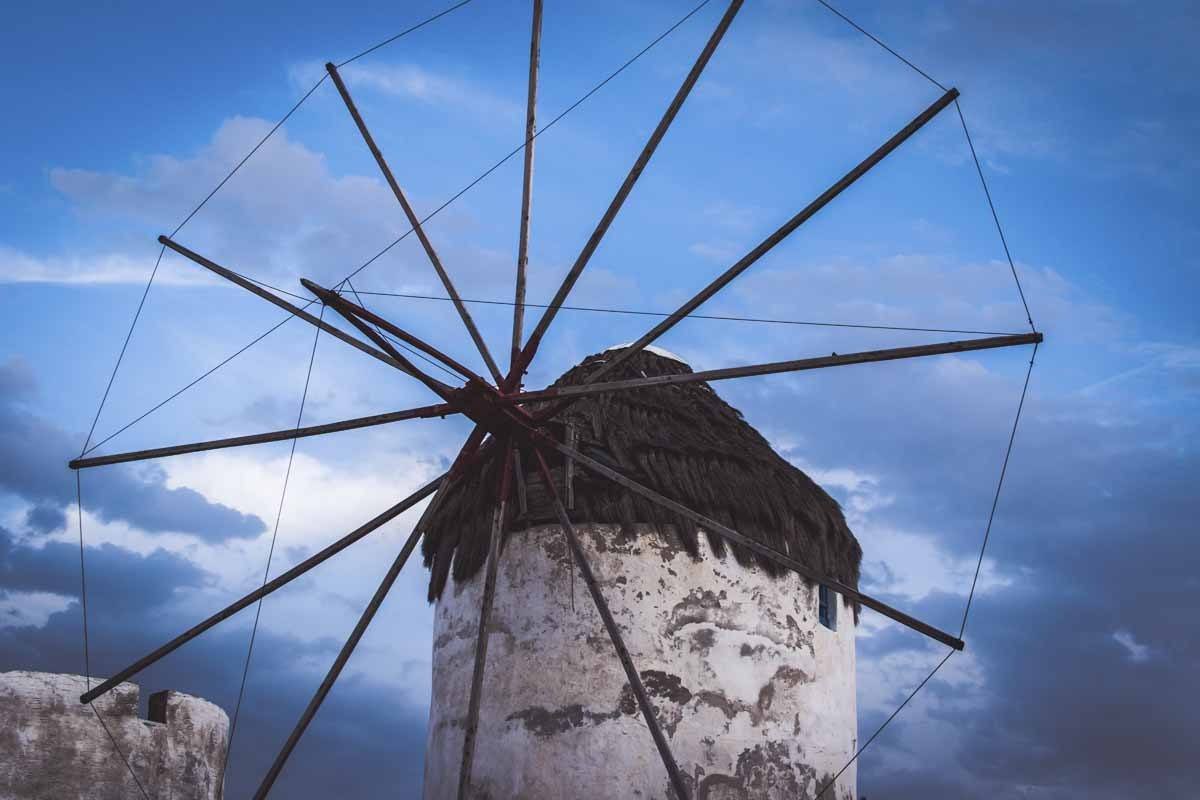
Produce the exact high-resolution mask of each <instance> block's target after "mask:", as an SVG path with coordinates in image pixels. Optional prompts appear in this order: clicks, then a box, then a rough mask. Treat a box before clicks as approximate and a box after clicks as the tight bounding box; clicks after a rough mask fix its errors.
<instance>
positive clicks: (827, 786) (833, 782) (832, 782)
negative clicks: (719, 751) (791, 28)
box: [813, 0, 958, 800]
mask: <svg viewBox="0 0 1200 800" xmlns="http://www.w3.org/2000/svg"><path fill="white" fill-rule="evenodd" d="M819 1H820V0H818V2H819ZM957 652H958V651H957V650H951V651H949V652H948V653H946V655H945V657H944V658H943V659H942V660H941V661H939V662H938V665H937V666H936V667H934V668H933V671H932V672H930V673H929V674H928V675H926V676H925V680H923V681H921V682H920V683H918V684H917V688H915V689H913V690H912V692H910V693H909V695H908V697H906V698H904V702H903V703H901V704H900V705H899V706H897V707H896V710H895V711H893V712H892V715H891V716H890V717H888V718H887V719H885V720H884V721H883V724H882V725H880V726H879V727H878V728H876V729H875V732H874V733H872V734H871V738H870V739H867V741H866V742H865V743H863V746H862V747H860V748H858V750H856V751H855V752H854V755H852V756H851V757H850V760H849V761H847V762H846V765H845V766H844V767H842V768H841V769H839V770H838V773H837V775H834V776H833V778H832V779H830V781H829V783H827V784H825V788H823V789H822V790H821V791H819V792H817V796H816V797H814V798H813V800H821V798H822V797H823V796H824V795H825V793H826V792H827V791H829V789H830V787H831V786H835V785H837V779H838V778H840V777H842V773H843V772H845V771H846V770H848V769H850V765H851V764H853V763H854V762H855V761H857V760H858V757H859V756H860V755H862V752H863V751H864V750H866V749H867V748H868V747H870V746H871V742H873V741H875V737H877V736H878V735H879V734H881V733H883V729H884V728H886V727H887V726H888V725H890V724H891V722H892V720H894V719H895V718H896V716H897V715H898V714H899V713H900V712H901V711H902V710H903V709H904V707H905V706H906V705H908V703H909V701H910V700H912V699H913V698H914V697H916V696H917V692H919V691H921V690H922V689H924V688H925V684H927V683H929V681H931V680H932V679H933V676H934V675H937V673H938V670H940V669H941V668H942V665H944V664H945V663H946V662H947V661H949V660H950V656H952V655H954V654H955V653H957Z"/></svg>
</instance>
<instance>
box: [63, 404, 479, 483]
mask: <svg viewBox="0 0 1200 800" xmlns="http://www.w3.org/2000/svg"><path fill="white" fill-rule="evenodd" d="M457 413H459V411H458V409H457V408H456V407H455V406H452V405H449V404H448V403H439V404H437V405H433V406H421V407H420V408H410V409H407V410H404V411H390V412H388V413H386V414H373V415H371V416H369V417H355V418H354V419H346V420H342V421H341V422H327V423H325V424H323V425H309V426H307V427H303V428H284V429H283V430H279V431H269V432H267V433H253V434H249V435H247V436H231V437H229V438H227V439H212V440H209V441H207V442H192V443H191V444H176V445H171V446H170V447H156V448H153V449H150V450H134V451H131V452H128V453H114V454H112V455H108V456H94V457H92V458H77V459H75V460H74V461H70V462H68V464H67V466H68V467H70V468H71V469H88V468H91V467H103V466H107V465H109V464H124V463H127V462H130V461H146V460H148V459H152V458H166V457H168V456H178V455H183V454H185V453H202V452H205V451H207V450H223V449H225V448H227V447H244V446H245V445H250V444H263V443H265V442H284V441H288V440H289V439H303V438H305V437H308V436H321V435H323V434H326V433H336V432H338V431H351V430H356V429H358V428H370V427H372V426H374V425H386V424H388V423H390V422H400V421H402V420H406V419H428V418H430V417H444V416H447V415H449V414H457Z"/></svg>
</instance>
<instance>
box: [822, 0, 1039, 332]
mask: <svg viewBox="0 0 1200 800" xmlns="http://www.w3.org/2000/svg"><path fill="white" fill-rule="evenodd" d="M817 2H818V3H820V4H821V5H823V6H825V8H827V9H829V11H831V12H832V13H833V14H835V15H837V16H838V17H840V18H841V19H842V20H844V21H845V22H846V23H847V24H848V25H850V26H851V27H852V28H854V29H855V30H856V31H858V32H859V33H861V34H862V35H863V36H866V37H867V38H868V39H870V40H871V41H873V42H874V43H875V44H877V45H879V46H880V47H882V48H883V49H884V50H886V51H888V52H889V53H891V54H892V55H893V56H895V57H896V58H898V59H899V60H900V61H902V62H904V63H905V64H907V65H908V66H909V67H910V68H911V69H912V70H913V71H914V72H916V73H917V74H918V75H920V76H921V77H923V78H924V79H925V80H927V81H929V82H930V83H932V84H933V85H934V86H936V87H938V88H939V89H941V90H942V91H943V92H947V91H949V89H947V88H946V87H945V86H943V85H942V84H941V83H940V82H939V81H937V80H934V79H933V78H932V77H930V75H929V73H928V72H926V71H925V70H923V69H921V68H920V67H918V66H917V65H916V64H914V63H913V62H911V61H909V60H908V59H907V58H905V57H904V56H902V55H900V54H899V53H897V52H896V51H895V50H893V49H892V48H890V47H888V46H887V45H886V44H884V43H883V42H882V41H881V40H879V39H878V38H877V37H875V35H874V34H872V33H870V32H869V31H867V30H866V29H865V28H863V27H862V26H861V25H859V24H858V23H857V22H855V21H854V20H852V19H850V18H849V17H847V16H846V15H845V14H843V13H842V12H841V11H839V10H837V9H836V8H834V7H833V6H832V5H830V4H829V3H828V2H826V0H817ZM954 110H955V111H957V112H958V120H959V122H961V123H962V129H963V134H964V135H965V136H966V138H967V146H968V147H969V148H970V149H971V159H972V160H973V161H974V162H975V171H976V172H977V173H978V174H979V183H980V184H982V186H983V194H984V196H985V197H986V198H987V204H988V208H989V209H991V212H992V221H993V222H995V223H996V232H997V233H998V234H1000V243H1001V244H1002V245H1003V246H1004V255H1005V257H1006V258H1007V259H1008V268H1009V270H1011V272H1012V276H1013V281H1014V282H1015V283H1016V284H1017V294H1019V295H1020V296H1021V305H1022V306H1024V307H1025V318H1026V319H1027V320H1028V321H1029V329H1030V330H1032V331H1036V330H1037V327H1036V326H1035V325H1034V324H1033V315H1032V314H1030V313H1029V303H1028V302H1026V300H1025V290H1024V289H1023V288H1022V287H1021V279H1020V278H1018V277H1017V266H1016V264H1015V263H1014V262H1013V257H1012V253H1011V252H1009V249H1008V239H1007V238H1006V237H1005V235H1004V228H1003V226H1001V224H1000V216H999V215H998V214H997V213H996V204H995V203H994V202H993V201H992V193H991V190H990V189H988V183H987V179H986V178H985V177H984V175H983V167H982V166H981V165H980V163H979V155H978V154H977V153H976V152H975V143H974V142H973V141H972V140H971V131H970V130H968V129H967V120H966V117H964V116H963V112H962V106H960V105H959V103H958V98H955V99H954Z"/></svg>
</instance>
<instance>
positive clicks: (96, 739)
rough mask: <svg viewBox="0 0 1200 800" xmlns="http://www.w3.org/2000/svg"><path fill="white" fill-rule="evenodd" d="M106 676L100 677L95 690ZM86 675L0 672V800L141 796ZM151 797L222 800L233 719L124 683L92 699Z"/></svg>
mask: <svg viewBox="0 0 1200 800" xmlns="http://www.w3.org/2000/svg"><path fill="white" fill-rule="evenodd" d="M100 680H103V679H101V678H93V679H92V684H93V685H95V683H97V682H98V681H100ZM86 686H87V683H86V680H85V678H84V677H83V676H82V675H56V674H51V673H46V672H2V673H0V800H47V799H48V798H54V800H85V799H86V800H130V798H140V797H141V796H142V795H141V792H140V791H139V790H138V787H137V784H135V783H134V780H133V778H132V777H131V776H130V774H129V770H128V769H127V768H126V766H125V763H124V762H123V761H122V760H121V758H120V756H118V755H117V754H116V753H115V752H114V750H113V744H112V742H111V741H110V740H109V738H108V735H107V734H106V733H105V732H104V728H103V727H102V726H101V724H100V722H99V721H98V720H97V719H96V715H95V713H93V711H92V709H90V708H89V707H87V706H84V705H81V704H80V703H79V695H80V694H82V693H83V692H84V691H85V690H86ZM95 707H96V710H97V711H99V712H100V713H101V714H102V715H103V717H104V721H105V723H106V724H107V725H108V729H109V731H111V733H112V736H113V738H114V739H115V740H116V742H117V745H118V746H119V747H120V749H121V752H123V753H124V754H125V757H126V758H127V759H129V763H130V766H131V767H132V768H133V771H134V772H135V773H136V774H137V777H138V780H139V781H141V784H142V786H143V787H144V788H145V790H146V793H147V794H149V796H150V797H151V798H155V799H156V800H157V798H171V800H216V799H217V798H219V797H220V796H221V792H220V788H219V785H218V781H219V777H218V776H219V771H220V768H221V765H222V762H223V761H224V758H225V741H226V738H227V735H228V732H229V718H228V717H227V716H226V714H225V712H224V711H222V710H221V709H220V708H219V707H218V706H216V705H213V704H212V703H210V702H208V701H207V700H201V699H200V698H198V697H191V696H189V695H186V694H181V693H179V692H158V693H157V694H154V695H151V697H150V719H148V720H145V719H140V718H139V717H138V687H137V685H136V684H132V683H122V684H120V685H119V686H117V688H115V689H114V690H113V691H112V692H110V693H108V694H107V695H105V696H104V697H102V698H100V699H98V700H97V701H96V702H95Z"/></svg>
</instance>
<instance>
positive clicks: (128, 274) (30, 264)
mask: <svg viewBox="0 0 1200 800" xmlns="http://www.w3.org/2000/svg"><path fill="white" fill-rule="evenodd" d="M153 268H154V256H153V255H148V256H147V257H143V258H137V257H134V256H131V255H128V254H125V253H115V252H109V253H99V254H96V255H83V254H78V255H60V256H48V257H39V256H34V255H30V254H28V253H22V252H20V251H19V250H14V249H13V248H11V247H5V246H3V245H0V283H57V284H70V285H93V284H121V283H134V284H140V283H145V282H146V280H147V279H148V278H149V277H150V271H151V270H152V269H153ZM155 283H157V284H160V285H174V286H181V285H182V286H192V285H216V284H217V283H218V282H217V280H216V279H215V278H212V277H211V276H209V275H208V274H207V273H205V272H203V271H202V270H178V269H172V268H170V267H167V268H162V269H160V270H159V274H158V276H157V277H156V278H155Z"/></svg>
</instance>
